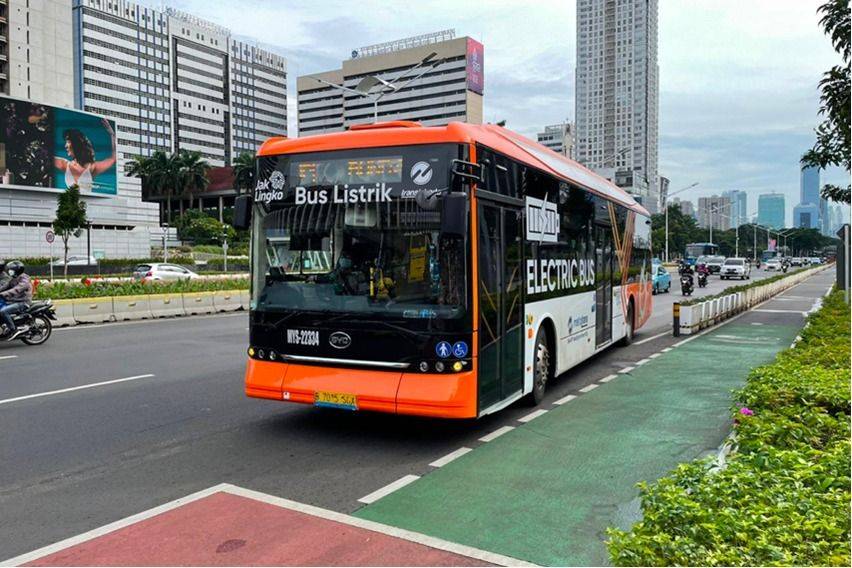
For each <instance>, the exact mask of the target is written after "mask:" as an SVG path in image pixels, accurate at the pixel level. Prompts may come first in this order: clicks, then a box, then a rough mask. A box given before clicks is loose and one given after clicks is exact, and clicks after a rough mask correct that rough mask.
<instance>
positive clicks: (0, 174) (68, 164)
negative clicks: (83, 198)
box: [0, 97, 118, 195]
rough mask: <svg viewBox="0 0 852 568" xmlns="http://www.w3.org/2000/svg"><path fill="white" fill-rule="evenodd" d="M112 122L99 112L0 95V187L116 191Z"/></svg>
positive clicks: (88, 191)
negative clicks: (75, 187)
mask: <svg viewBox="0 0 852 568" xmlns="http://www.w3.org/2000/svg"><path fill="white" fill-rule="evenodd" d="M115 161H116V154H115V123H114V122H113V121H111V120H107V119H105V118H101V117H99V116H96V115H93V114H89V113H85V112H80V111H76V110H70V109H65V108H59V107H52V106H48V105H42V104H38V103H32V102H29V101H21V100H16V99H10V98H5V97H2V98H0V187H2V186H4V185H7V186H16V187H34V188H36V187H44V188H55V189H67V188H68V187H71V186H72V185H76V186H78V187H79V188H80V191H81V192H82V193H101V194H105V195H115V194H116V193H117V190H118V178H117V173H116V163H115Z"/></svg>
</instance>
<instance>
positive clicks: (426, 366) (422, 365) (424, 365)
mask: <svg viewBox="0 0 852 568" xmlns="http://www.w3.org/2000/svg"><path fill="white" fill-rule="evenodd" d="M428 370H429V363H427V362H426V361H420V372H421V373H425V372H426V371H428Z"/></svg>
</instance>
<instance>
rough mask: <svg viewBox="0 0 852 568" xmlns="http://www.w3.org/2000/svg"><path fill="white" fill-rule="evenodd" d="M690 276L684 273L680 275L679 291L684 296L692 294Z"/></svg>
mask: <svg viewBox="0 0 852 568" xmlns="http://www.w3.org/2000/svg"><path fill="white" fill-rule="evenodd" d="M692 290H693V286H692V278H690V277H689V275H687V274H684V275H682V276H681V277H680V292H681V294H683V295H684V296H692Z"/></svg>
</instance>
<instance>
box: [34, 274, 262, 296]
mask: <svg viewBox="0 0 852 568" xmlns="http://www.w3.org/2000/svg"><path fill="white" fill-rule="evenodd" d="M84 280H85V281H86V282H88V283H85V282H54V283H49V282H41V283H39V286H38V288H37V289H36V294H35V298H36V299H37V300H46V299H48V298H50V299H51V300H64V299H68V298H97V297H109V296H135V295H140V294H179V293H190V292H214V291H217V290H247V289H248V287H249V281H248V278H216V279H213V278H210V279H203V280H180V281H177V282H140V281H131V282H105V281H99V280H89V279H84Z"/></svg>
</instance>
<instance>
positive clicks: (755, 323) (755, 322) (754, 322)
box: [751, 321, 763, 325]
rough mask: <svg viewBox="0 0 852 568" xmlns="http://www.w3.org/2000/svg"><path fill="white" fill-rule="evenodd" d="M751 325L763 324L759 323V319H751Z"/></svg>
mask: <svg viewBox="0 0 852 568" xmlns="http://www.w3.org/2000/svg"><path fill="white" fill-rule="evenodd" d="M751 325H763V324H762V323H760V322H759V321H753V322H751Z"/></svg>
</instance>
